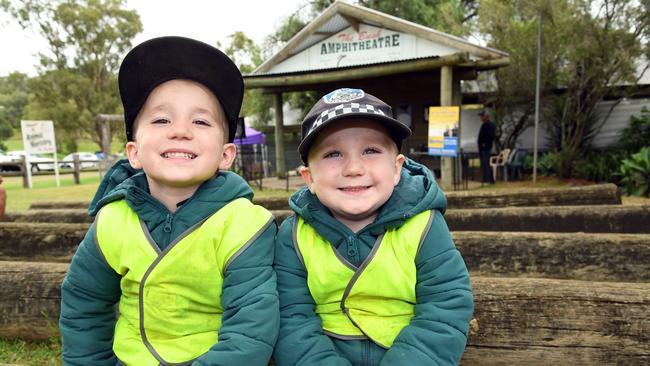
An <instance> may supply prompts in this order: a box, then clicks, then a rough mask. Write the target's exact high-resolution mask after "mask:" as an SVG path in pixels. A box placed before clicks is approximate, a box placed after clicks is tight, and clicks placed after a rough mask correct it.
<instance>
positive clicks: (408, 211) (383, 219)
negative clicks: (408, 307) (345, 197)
mask: <svg viewBox="0 0 650 366" xmlns="http://www.w3.org/2000/svg"><path fill="white" fill-rule="evenodd" d="M289 205H290V207H291V209H292V210H293V211H294V212H295V213H296V214H297V215H300V216H301V217H302V218H303V219H304V220H305V221H306V222H307V223H308V224H310V225H311V226H313V227H314V229H316V231H317V232H318V233H319V234H320V235H322V236H323V237H324V238H325V239H327V240H328V241H329V242H330V244H331V245H332V246H333V247H334V249H335V250H336V251H337V252H338V253H339V254H340V255H342V256H343V257H344V258H345V259H347V260H348V261H349V262H350V263H352V264H353V265H355V266H357V267H358V266H359V265H360V264H361V263H362V262H363V261H364V259H365V258H366V257H367V256H368V254H369V253H370V251H371V250H372V247H373V245H374V243H375V240H376V238H377V237H378V236H379V235H380V234H381V233H383V232H384V231H386V230H387V229H389V228H393V227H399V226H401V225H402V224H403V223H404V222H405V221H406V220H407V219H409V218H410V217H412V216H414V215H416V214H418V213H420V212H422V211H424V210H431V209H433V210H434V211H433V214H434V215H435V216H434V220H433V223H432V226H431V229H430V231H429V233H428V235H427V236H426V238H425V240H424V242H423V244H422V247H421V248H420V251H419V252H418V254H417V256H416V258H415V265H416V269H417V283H416V287H415V289H416V298H417V303H416V305H415V316H414V317H413V318H412V319H411V321H410V324H409V325H408V326H406V327H405V328H404V329H402V331H401V332H400V333H399V335H398V336H397V338H396V339H395V342H394V343H393V345H392V346H391V348H390V349H388V350H386V349H384V348H382V347H380V346H378V345H376V344H375V343H373V342H372V341H370V340H341V339H336V338H330V337H328V336H327V335H325V334H324V333H323V329H322V323H321V320H320V318H319V317H318V315H316V313H315V312H314V308H315V304H314V300H313V298H312V296H311V294H310V292H309V287H308V285H307V271H306V269H305V267H304V266H303V264H302V263H301V261H300V260H299V258H298V255H297V254H296V251H295V249H294V246H293V242H292V232H291V231H292V226H293V221H294V220H295V217H293V216H292V217H289V218H288V219H287V220H285V221H284V222H283V223H282V225H281V227H280V230H279V232H278V239H277V243H276V249H275V260H274V268H275V270H276V272H277V276H278V293H279V295H280V334H279V337H278V342H277V344H276V348H275V351H274V355H273V358H274V360H275V363H276V364H277V365H278V366H285V365H328V366H330V365H457V364H458V363H459V362H460V359H461V357H462V355H463V352H464V349H465V344H466V341H467V331H468V328H469V321H470V319H471V316H472V311H473V300H472V292H471V288H470V283H469V274H468V272H467V268H466V266H465V263H464V262H463V259H462V257H461V255H460V253H459V252H458V250H457V249H456V248H455V246H454V244H453V241H452V239H451V235H450V233H449V229H448V228H447V224H446V223H445V220H444V217H443V214H444V212H445V209H446V206H447V200H446V198H445V196H444V194H443V193H442V191H441V190H440V189H439V188H438V186H437V184H436V182H435V180H434V177H433V176H432V174H431V171H429V170H428V169H427V168H426V167H424V166H422V165H420V164H418V163H415V162H413V161H412V160H409V159H407V160H406V161H405V163H404V166H403V168H402V172H401V177H400V183H399V184H398V185H397V186H396V187H395V190H394V191H393V194H392V196H391V197H390V199H389V200H388V201H387V202H386V203H385V204H384V206H383V207H382V208H381V209H380V211H379V213H378V215H377V218H376V219H375V221H374V222H373V223H371V224H369V225H368V226H366V227H365V228H363V229H361V230H359V231H358V232H357V233H354V232H352V231H351V230H350V229H349V228H348V227H347V226H345V225H343V224H341V223H340V222H338V221H337V220H336V219H334V217H333V216H332V215H331V214H330V213H329V210H328V209H327V208H326V207H324V206H323V205H322V204H321V203H320V201H319V200H318V198H317V197H316V196H315V195H313V194H311V193H310V192H309V190H308V189H307V188H303V189H301V190H299V191H298V192H296V193H295V194H294V195H293V196H292V197H291V199H290V200H289Z"/></svg>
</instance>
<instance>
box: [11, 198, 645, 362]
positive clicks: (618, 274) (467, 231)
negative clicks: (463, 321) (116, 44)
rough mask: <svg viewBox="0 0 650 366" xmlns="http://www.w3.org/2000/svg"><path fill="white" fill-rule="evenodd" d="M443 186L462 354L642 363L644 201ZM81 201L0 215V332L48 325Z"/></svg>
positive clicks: (272, 205) (79, 226) (30, 335)
mask: <svg viewBox="0 0 650 366" xmlns="http://www.w3.org/2000/svg"><path fill="white" fill-rule="evenodd" d="M447 196H448V202H449V207H450V208H449V209H448V210H447V213H446V215H445V217H446V219H447V222H448V224H449V227H450V228H451V229H452V234H453V237H454V241H455V243H456V246H457V247H458V249H459V250H460V251H461V253H462V254H463V257H464V259H465V262H466V264H467V266H468V268H469V269H470V273H471V281H472V287H473V291H474V298H475V312H474V318H475V319H474V320H473V321H472V327H471V335H470V337H469V340H468V345H467V349H466V352H465V355H464V357H463V361H462V364H463V365H558V364H562V365H564V364H572V363H573V364H583V365H604V364H624V365H628V364H629V365H645V364H649V363H650V206H622V205H621V204H620V203H621V201H620V197H619V196H618V194H617V191H616V187H615V186H612V185H602V186H588V187H576V188H570V189H546V190H535V191H524V190H522V191H514V192H507V193H502V192H498V191H490V192H462V193H456V192H452V193H450V194H448V195H447ZM258 203H260V204H263V205H266V206H267V207H268V208H269V209H271V210H272V211H273V212H274V214H276V217H278V218H279V219H282V218H284V217H286V216H287V215H288V214H289V211H288V210H287V208H288V207H286V201H284V200H280V201H278V200H276V201H274V202H270V201H269V202H268V203H267V202H264V201H258ZM83 205H84V204H83V203H78V204H74V205H73V204H67V205H66V206H64V205H62V204H60V203H59V204H51V203H45V202H44V203H40V204H34V205H33V206H32V208H30V210H28V211H26V212H10V213H7V214H6V218H7V219H8V220H9V221H8V222H4V223H0V261H1V262H0V337H21V338H27V339H47V338H49V337H51V336H52V334H56V332H57V329H56V324H57V319H58V314H59V301H60V292H59V286H60V283H61V281H62V280H63V277H64V276H65V271H66V269H67V264H68V263H69V262H70V258H71V256H72V255H73V253H74V251H75V249H76V247H77V245H78V243H79V242H80V241H81V239H82V238H83V236H84V234H85V231H86V229H87V228H88V226H89V224H90V223H91V222H92V219H91V218H89V217H88V216H87V215H86V213H85V209H84V206H83Z"/></svg>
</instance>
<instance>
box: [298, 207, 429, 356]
mask: <svg viewBox="0 0 650 366" xmlns="http://www.w3.org/2000/svg"><path fill="white" fill-rule="evenodd" d="M433 217H434V215H433V213H432V212H431V211H424V212H421V213H420V214H418V215H416V216H413V217H412V218H410V219H408V220H407V221H406V222H405V223H404V224H403V225H402V226H401V227H399V228H393V229H389V230H387V231H386V232H385V233H384V234H383V235H381V236H380V237H378V238H377V242H376V243H375V245H374V247H373V249H372V251H371V252H370V254H368V257H367V258H366V259H365V261H364V262H363V263H362V264H361V265H360V266H359V267H358V268H357V267H355V266H353V265H352V264H351V263H349V262H348V261H347V260H345V258H343V257H342V256H341V255H340V254H338V253H337V252H336V249H335V248H334V247H332V245H331V244H330V243H329V242H328V241H326V240H325V238H323V237H322V236H321V235H320V234H318V232H316V230H314V228H313V227H312V226H311V225H309V224H307V223H305V222H304V221H303V220H302V218H300V217H297V218H296V220H295V221H294V228H293V235H294V238H293V239H294V246H295V248H296V251H297V253H298V256H299V258H301V260H302V262H303V264H304V265H305V268H306V269H307V284H308V286H309V291H310V293H311V295H312V297H313V298H314V301H315V303H316V309H315V311H316V313H317V314H318V315H319V316H320V318H321V320H322V322H323V331H324V332H325V333H326V334H328V335H329V336H332V337H336V338H340V339H364V338H370V339H371V340H372V341H373V342H375V343H376V344H378V345H379V346H381V347H384V348H390V346H391V345H392V344H393V341H394V340H395V338H396V337H397V335H398V334H399V332H400V331H401V330H402V328H404V327H405V326H407V325H408V324H409V321H410V320H411V318H412V317H413V316H414V308H415V303H416V294H415V283H416V272H417V271H416V268H415V256H416V255H417V252H418V250H419V248H420V246H421V245H422V242H423V240H424V238H425V237H426V234H427V233H428V231H429V228H430V227H431V223H432V221H433Z"/></svg>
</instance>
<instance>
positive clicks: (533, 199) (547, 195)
mask: <svg viewBox="0 0 650 366" xmlns="http://www.w3.org/2000/svg"><path fill="white" fill-rule="evenodd" d="M285 127H286V126H285ZM445 195H446V196H447V205H448V208H450V209H463V208H495V207H509V206H580V205H620V204H621V196H620V194H619V192H618V189H617V187H616V185H614V184H597V185H590V186H580V187H569V188H540V189H516V190H492V191H461V192H446V193H445ZM253 201H254V202H255V203H256V204H259V205H262V206H264V207H266V208H267V209H269V210H283V209H288V208H289V205H288V202H287V198H284V197H265V198H255V199H254V200H253ZM88 204H89V202H85V201H79V202H55V201H41V202H34V203H32V204H31V205H30V207H29V208H30V209H41V210H45V209H47V210H49V209H68V208H80V209H86V208H87V207H88Z"/></svg>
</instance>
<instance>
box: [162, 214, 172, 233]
mask: <svg viewBox="0 0 650 366" xmlns="http://www.w3.org/2000/svg"><path fill="white" fill-rule="evenodd" d="M172 219H173V217H172V215H170V214H167V218H165V227H164V228H163V231H164V232H166V233H168V234H169V233H171V232H172Z"/></svg>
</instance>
